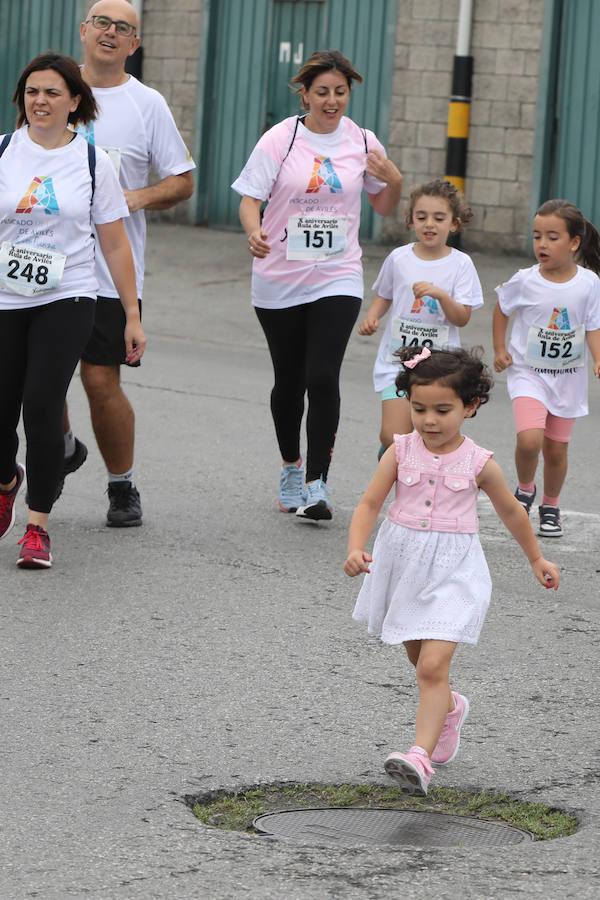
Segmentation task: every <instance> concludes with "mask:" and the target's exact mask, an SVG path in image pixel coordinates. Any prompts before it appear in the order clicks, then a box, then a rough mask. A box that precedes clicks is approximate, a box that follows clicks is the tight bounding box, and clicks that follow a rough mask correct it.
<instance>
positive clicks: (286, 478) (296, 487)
mask: <svg viewBox="0 0 600 900" xmlns="http://www.w3.org/2000/svg"><path fill="white" fill-rule="evenodd" d="M305 499H306V498H305V494H304V466H303V465H302V463H300V464H299V465H298V463H287V464H286V465H284V466H282V467H281V477H280V479H279V497H278V498H277V505H278V506H279V509H280V510H281V512H285V513H293V512H296V510H297V509H298V507H299V506H302V504H303V503H304V501H305Z"/></svg>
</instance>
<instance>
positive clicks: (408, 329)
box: [387, 319, 450, 363]
mask: <svg viewBox="0 0 600 900" xmlns="http://www.w3.org/2000/svg"><path fill="white" fill-rule="evenodd" d="M449 335H450V329H449V327H448V326H447V325H423V324H421V322H410V321H408V320H407V319H394V320H393V322H392V328H391V332H390V341H389V344H388V355H387V361H388V362H390V363H400V360H399V359H398V357H397V356H394V353H395V352H396V351H397V350H402V349H403V348H404V347H429V349H430V350H442V349H443V348H444V347H445V346H446V345H447V344H448V338H449Z"/></svg>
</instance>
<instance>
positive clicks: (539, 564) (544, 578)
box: [531, 556, 560, 591]
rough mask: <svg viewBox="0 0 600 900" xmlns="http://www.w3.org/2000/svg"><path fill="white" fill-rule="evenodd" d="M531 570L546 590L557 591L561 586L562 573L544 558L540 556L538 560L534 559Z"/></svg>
mask: <svg viewBox="0 0 600 900" xmlns="http://www.w3.org/2000/svg"><path fill="white" fill-rule="evenodd" d="M531 568H532V569H533V574H534V575H535V577H536V578H537V580H538V581H539V583H540V584H543V585H544V587H545V588H552V589H553V590H555V591H557V590H558V586H559V584H560V571H559V568H558V566H557V565H555V564H554V563H551V562H548V560H547V559H544V557H543V556H538V558H537V559H534V561H533V562H532V563H531Z"/></svg>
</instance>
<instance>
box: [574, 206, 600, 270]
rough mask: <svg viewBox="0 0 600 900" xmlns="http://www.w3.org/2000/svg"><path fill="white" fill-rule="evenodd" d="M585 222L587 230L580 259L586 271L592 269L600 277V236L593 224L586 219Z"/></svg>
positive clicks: (584, 234) (583, 238)
mask: <svg viewBox="0 0 600 900" xmlns="http://www.w3.org/2000/svg"><path fill="white" fill-rule="evenodd" d="M584 222H585V230H584V232H583V237H582V239H581V245H580V247H579V253H578V257H579V258H580V259H581V262H582V264H583V265H584V266H585V268H586V269H591V270H592V272H595V273H596V275H600V234H598V229H597V228H595V227H594V225H592V223H591V222H589V221H588V220H587V219H584Z"/></svg>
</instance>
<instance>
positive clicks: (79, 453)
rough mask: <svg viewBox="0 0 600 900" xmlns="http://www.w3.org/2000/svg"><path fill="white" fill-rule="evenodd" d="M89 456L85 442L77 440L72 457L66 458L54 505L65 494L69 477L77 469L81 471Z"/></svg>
mask: <svg viewBox="0 0 600 900" xmlns="http://www.w3.org/2000/svg"><path fill="white" fill-rule="evenodd" d="M87 455H88V449H87V447H86V446H85V444H84V443H83V441H80V440H79V438H75V450H74V451H73V453H72V454H71V456H65V461H64V463H63V470H62V473H61V476H60V481H59V482H58V485H57V488H56V494H55V495H54V503H56V501H57V500H58V498H59V497H60V495H61V494H62V492H63V488H64V486H65V478H66V477H67V475H71V474H72V473H73V472H76V471H77V469H80V468H81V467H82V465H83V464H84V462H85V461H86V459H87Z"/></svg>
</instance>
